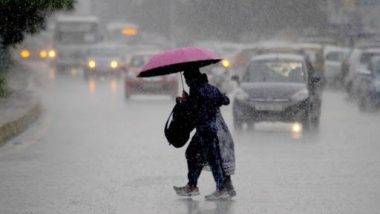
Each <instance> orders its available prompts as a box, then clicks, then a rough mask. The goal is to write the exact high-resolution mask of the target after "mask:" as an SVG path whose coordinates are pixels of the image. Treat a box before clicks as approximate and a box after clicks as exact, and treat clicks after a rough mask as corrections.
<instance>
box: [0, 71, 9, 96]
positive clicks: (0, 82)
mask: <svg viewBox="0 0 380 214" xmlns="http://www.w3.org/2000/svg"><path fill="white" fill-rule="evenodd" d="M7 95H8V90H7V84H6V78H5V75H4V73H0V98H1V97H6V96H7Z"/></svg>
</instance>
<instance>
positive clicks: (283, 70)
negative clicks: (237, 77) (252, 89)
mask: <svg viewBox="0 0 380 214" xmlns="http://www.w3.org/2000/svg"><path fill="white" fill-rule="evenodd" d="M305 76H306V75H305V71H304V65H303V63H302V62H300V61H284V60H276V61H274V60H260V61H254V62H252V63H251V64H250V65H249V67H248V69H247V72H246V74H245V76H244V78H243V82H305V80H306V78H305Z"/></svg>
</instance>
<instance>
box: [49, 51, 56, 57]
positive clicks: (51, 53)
mask: <svg viewBox="0 0 380 214" xmlns="http://www.w3.org/2000/svg"><path fill="white" fill-rule="evenodd" d="M48 56H49V57H50V58H55V56H57V53H56V52H55V50H50V51H49V52H48Z"/></svg>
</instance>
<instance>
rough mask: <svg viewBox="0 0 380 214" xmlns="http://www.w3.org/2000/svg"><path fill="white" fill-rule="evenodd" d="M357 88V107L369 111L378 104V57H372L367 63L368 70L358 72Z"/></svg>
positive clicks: (379, 63)
mask: <svg viewBox="0 0 380 214" xmlns="http://www.w3.org/2000/svg"><path fill="white" fill-rule="evenodd" d="M358 78H359V79H360V80H359V82H360V85H359V89H358V91H359V92H358V93H359V96H358V97H359V98H358V104H359V109H360V110H362V111H371V110H374V109H376V108H378V107H379V106H380V57H373V58H372V60H370V64H369V65H368V72H366V73H364V72H362V73H360V74H359V77H358Z"/></svg>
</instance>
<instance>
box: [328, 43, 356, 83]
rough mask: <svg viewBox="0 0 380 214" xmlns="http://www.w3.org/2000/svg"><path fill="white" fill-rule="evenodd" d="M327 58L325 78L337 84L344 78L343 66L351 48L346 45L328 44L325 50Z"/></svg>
mask: <svg viewBox="0 0 380 214" xmlns="http://www.w3.org/2000/svg"><path fill="white" fill-rule="evenodd" d="M323 52H324V53H323V56H324V59H325V78H326V80H327V83H328V84H330V85H336V84H337V83H338V81H340V80H341V79H342V74H341V67H342V62H343V60H345V59H346V58H347V57H348V56H349V54H350V52H351V50H350V49H349V48H344V47H336V46H326V47H325V48H324V51H323Z"/></svg>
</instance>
